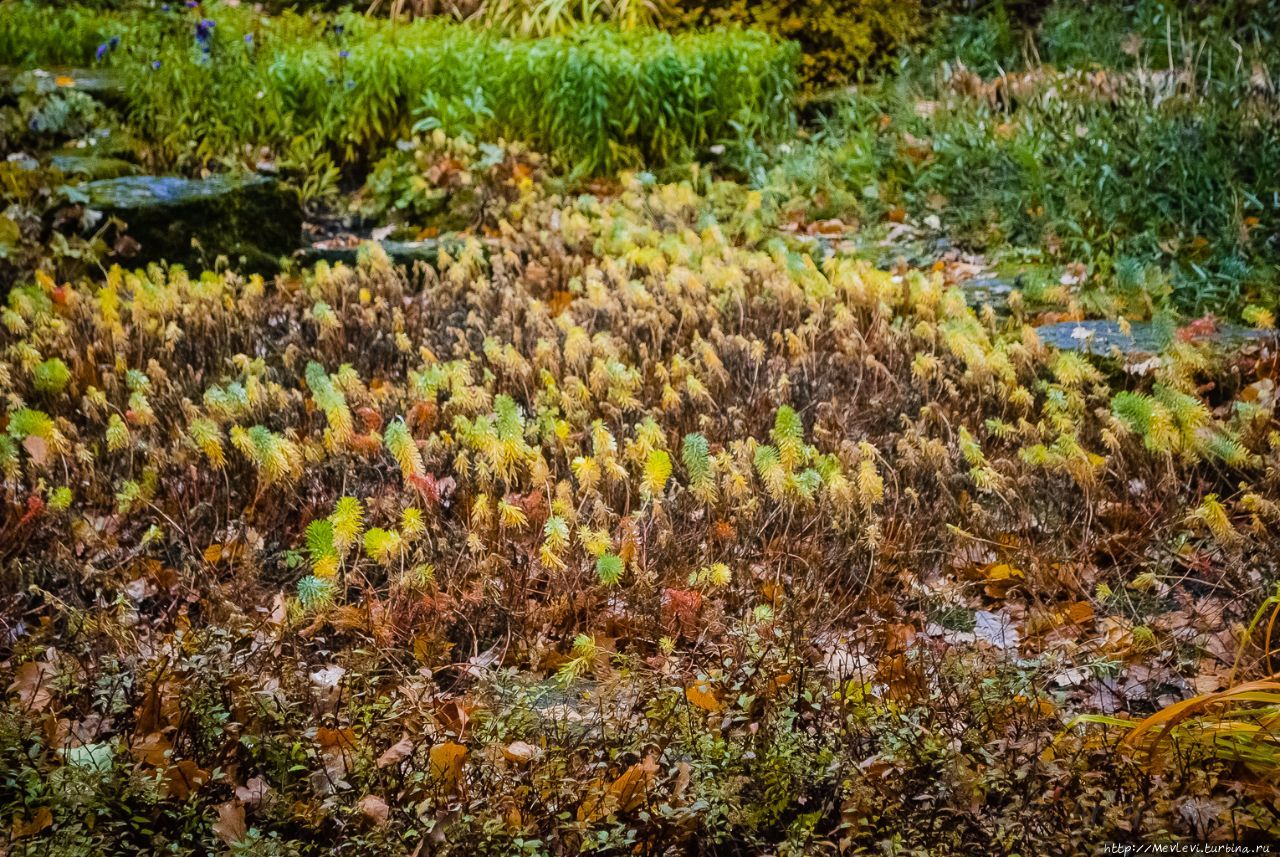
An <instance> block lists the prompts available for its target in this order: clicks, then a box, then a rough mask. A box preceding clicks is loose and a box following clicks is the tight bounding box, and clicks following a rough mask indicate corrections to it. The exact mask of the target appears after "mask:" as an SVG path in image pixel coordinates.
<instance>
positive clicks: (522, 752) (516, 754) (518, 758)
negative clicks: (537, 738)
mask: <svg viewBox="0 0 1280 857" xmlns="http://www.w3.org/2000/svg"><path fill="white" fill-rule="evenodd" d="M502 755H503V756H504V757H505V758H506V760H507V761H508V762H517V763H519V764H521V765H527V764H528V763H529V762H532V761H533V760H534V759H536V758H538V757H539V756H541V755H542V750H541V748H539V747H535V746H533V745H532V744H529V743H526V742H524V741H512V742H511V743H510V744H508V745H507V746H506V747H504V748H503V750H502Z"/></svg>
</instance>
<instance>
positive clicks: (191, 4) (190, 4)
mask: <svg viewBox="0 0 1280 857" xmlns="http://www.w3.org/2000/svg"><path fill="white" fill-rule="evenodd" d="M199 5H200V4H199V3H197V2H196V0H187V8H188V9H194V8H196V7H197V6H199Z"/></svg>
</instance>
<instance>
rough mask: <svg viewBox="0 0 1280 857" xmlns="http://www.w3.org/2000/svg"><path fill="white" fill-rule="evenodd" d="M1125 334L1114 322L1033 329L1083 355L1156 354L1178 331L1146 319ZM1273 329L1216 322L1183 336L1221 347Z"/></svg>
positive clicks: (1048, 341)
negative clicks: (1211, 325) (1216, 323)
mask: <svg viewBox="0 0 1280 857" xmlns="http://www.w3.org/2000/svg"><path fill="white" fill-rule="evenodd" d="M1128 327H1129V330H1128V332H1127V333H1126V332H1125V331H1124V330H1122V329H1121V327H1120V323H1119V322H1118V321H1101V320H1091V321H1063V322H1058V323H1057V324H1046V325H1044V326H1042V327H1037V328H1036V333H1037V334H1039V336H1040V340H1041V341H1042V342H1044V343H1045V344H1046V345H1052V346H1054V347H1055V348H1059V349H1061V350H1063V351H1079V352H1082V353H1084V354H1097V355H1101V356H1107V355H1111V354H1114V353H1116V352H1117V351H1118V352H1119V353H1121V354H1123V355H1125V356H1129V355H1133V354H1157V353H1159V352H1160V351H1162V350H1164V348H1165V347H1166V346H1167V345H1168V344H1169V343H1170V342H1172V341H1175V340H1176V339H1177V338H1178V336H1179V334H1178V332H1177V330H1176V329H1173V328H1170V327H1169V326H1168V325H1158V324H1155V323H1154V322H1150V321H1134V322H1130V323H1129V325H1128ZM1275 335H1276V331H1274V330H1256V329H1253V328H1248V327H1241V326H1239V325H1233V324H1218V325H1215V326H1213V327H1211V328H1206V329H1202V330H1197V331H1192V332H1191V333H1190V334H1189V335H1185V336H1183V338H1184V339H1186V340H1188V341H1192V342H1211V343H1215V344H1218V345H1222V346H1224V347H1228V348H1230V347H1234V346H1237V345H1241V344H1243V343H1245V342H1249V341H1251V340H1259V339H1267V338H1269V337H1274V336H1275Z"/></svg>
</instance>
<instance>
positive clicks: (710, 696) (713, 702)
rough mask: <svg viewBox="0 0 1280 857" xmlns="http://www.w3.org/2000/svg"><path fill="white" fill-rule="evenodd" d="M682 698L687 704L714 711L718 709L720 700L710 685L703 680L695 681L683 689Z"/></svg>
mask: <svg viewBox="0 0 1280 857" xmlns="http://www.w3.org/2000/svg"><path fill="white" fill-rule="evenodd" d="M684 698H685V699H687V700H689V704H690V705H693V706H695V707H697V708H701V709H702V710H703V711H710V712H711V713H713V714H714V713H715V712H717V711H719V710H720V700H719V699H717V698H716V695H715V693H714V692H713V691H712V689H711V685H710V684H709V683H707V682H706V681H705V680H701V681H695V682H693V683H692V684H690V685H688V686H687V687H685V689H684Z"/></svg>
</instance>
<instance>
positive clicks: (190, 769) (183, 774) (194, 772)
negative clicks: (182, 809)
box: [164, 759, 209, 800]
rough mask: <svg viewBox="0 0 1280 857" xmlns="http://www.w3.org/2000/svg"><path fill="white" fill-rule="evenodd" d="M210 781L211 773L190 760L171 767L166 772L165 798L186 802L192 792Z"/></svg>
mask: <svg viewBox="0 0 1280 857" xmlns="http://www.w3.org/2000/svg"><path fill="white" fill-rule="evenodd" d="M208 781H209V772H208V771H205V770H202V769H201V768H200V766H199V765H197V764H196V763H195V762H193V761H191V760H190V759H183V760H182V761H181V762H178V763H177V764H176V765H171V766H170V767H169V768H168V769H167V770H165V772H164V793H165V797H172V798H177V799H178V800H186V799H187V798H189V797H191V794H192V792H194V791H195V790H196V789H198V788H200V786H202V785H204V784H205V783H207V782H208Z"/></svg>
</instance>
